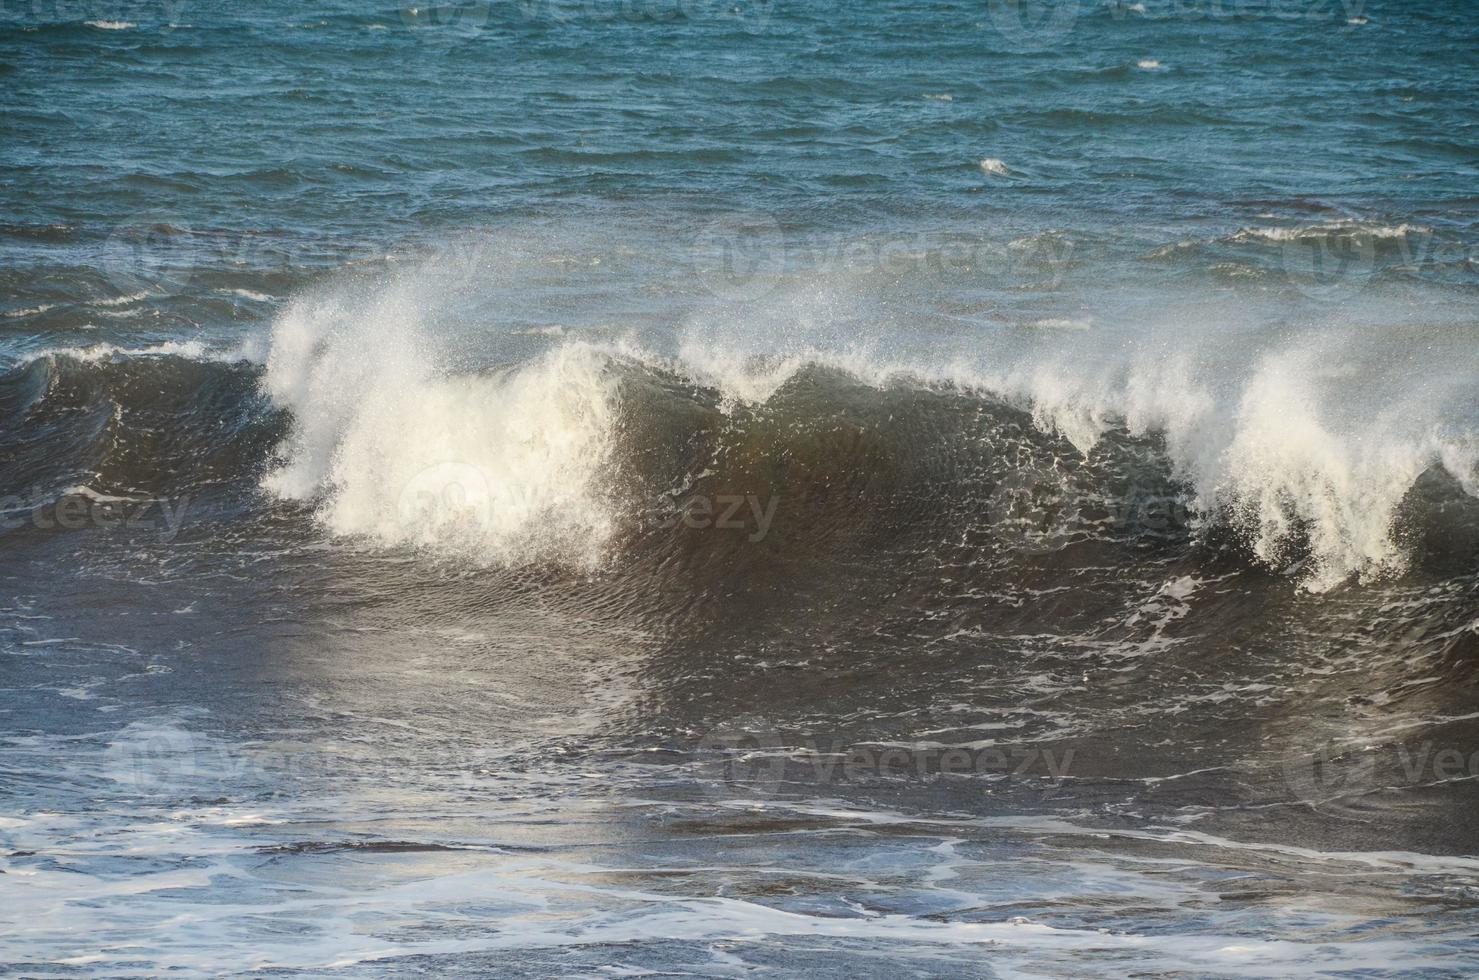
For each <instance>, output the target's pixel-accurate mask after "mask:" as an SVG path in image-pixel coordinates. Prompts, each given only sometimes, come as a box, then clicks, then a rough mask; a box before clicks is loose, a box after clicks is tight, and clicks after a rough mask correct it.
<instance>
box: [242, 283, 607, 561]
mask: <svg viewBox="0 0 1479 980" xmlns="http://www.w3.org/2000/svg"><path fill="white" fill-rule="evenodd" d="M423 300H424V294H423V293H422V292H420V290H419V289H418V288H417V287H416V286H415V285H414V284H407V285H405V286H403V287H399V288H391V289H388V290H385V291H383V292H381V293H379V294H378V295H376V296H374V297H372V298H371V299H370V300H369V301H368V302H367V303H361V304H353V303H346V302H344V301H343V298H342V297H337V296H333V295H330V296H328V297H321V298H317V299H308V300H304V301H300V302H299V303H296V304H294V305H293V306H292V307H291V308H290V309H289V310H288V311H287V312H286V313H285V314H284V315H283V316H282V317H281V318H280V319H279V320H278V322H277V324H276V326H275V329H274V331H273V336H272V343H271V349H270V351H269V353H268V356H267V376H266V386H267V390H268V391H269V393H270V394H271V396H272V398H273V399H274V400H275V401H276V402H277V403H278V404H279V405H281V406H283V407H285V408H290V409H291V410H292V411H293V415H294V419H295V423H296V424H295V427H294V431H293V434H292V436H291V438H290V440H289V442H288V444H287V445H286V446H285V447H284V457H285V461H284V463H283V465H282V466H281V467H279V468H278V469H277V470H275V471H274V472H273V473H271V474H270V475H269V476H268V477H267V479H266V481H265V486H266V488H267V489H268V490H270V491H272V492H273V493H275V494H277V495H279V496H281V497H284V498H289V499H296V500H305V501H307V500H311V501H314V502H315V503H316V505H317V507H318V509H319V513H320V515H321V517H322V519H323V520H324V522H325V523H326V524H327V526H328V527H329V528H330V529H332V530H333V531H335V532H337V533H340V534H345V535H355V536H363V537H366V538H369V539H371V540H374V541H377V542H379V543H382V544H386V545H402V544H404V545H417V546H427V547H434V548H438V549H441V550H447V551H454V552H459V553H463V554H466V555H468V556H470V557H473V558H476V559H478V560H482V561H488V562H495V563H504V564H523V563H529V562H535V561H556V562H561V563H565V564H569V565H574V566H578V567H590V566H594V565H596V564H599V562H600V561H601V559H602V557H603V553H604V549H605V546H606V543H607V541H608V539H609V537H610V535H611V534H612V532H613V527H614V525H613V519H612V515H611V512H610V502H609V495H608V494H606V493H603V492H602V489H601V487H600V484H601V481H602V479H603V476H604V475H605V469H606V467H605V464H606V461H607V458H608V456H609V453H610V446H611V428H612V424H613V414H614V409H615V405H614V397H615V396H614V383H613V381H612V379H611V377H610V374H609V372H608V371H607V367H608V361H607V358H608V356H609V354H608V353H606V352H603V351H602V350H598V349H597V348H594V347H591V346H588V345H584V344H567V345H565V346H562V347H559V348H557V349H555V350H553V351H550V352H548V353H547V354H546V355H545V356H543V357H541V358H540V359H539V360H537V361H534V362H530V363H525V364H522V365H519V366H517V367H511V368H508V369H505V370H501V371H496V372H475V373H457V372H453V371H451V370H450V369H449V368H448V366H447V352H446V349H445V348H444V347H443V346H442V345H441V344H440V342H439V338H438V336H437V335H436V334H435V332H433V331H431V330H428V329H427V328H426V325H425V324H424V323H423V321H422V318H421V304H422V302H423Z"/></svg>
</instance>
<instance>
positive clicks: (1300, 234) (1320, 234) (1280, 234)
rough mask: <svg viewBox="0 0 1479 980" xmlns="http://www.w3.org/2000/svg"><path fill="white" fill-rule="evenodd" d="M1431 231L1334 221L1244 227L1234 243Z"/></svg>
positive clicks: (1380, 236) (1384, 236)
mask: <svg viewBox="0 0 1479 980" xmlns="http://www.w3.org/2000/svg"><path fill="white" fill-rule="evenodd" d="M1431 231H1432V229H1431V228H1428V227H1427V226H1425V225H1414V224H1408V223H1406V222H1403V223H1402V224H1399V225H1388V224H1382V223H1380V222H1365V221H1332V222H1326V223H1323V224H1318V225H1305V226H1302V227H1297V228H1278V227H1266V228H1243V229H1240V230H1239V231H1238V232H1237V233H1236V234H1234V235H1233V236H1232V237H1231V239H1230V240H1231V241H1234V242H1247V241H1265V242H1293V241H1302V240H1307V239H1323V238H1328V237H1329V236H1331V235H1352V236H1365V237H1368V238H1376V239H1391V238H1405V237H1407V236H1408V235H1426V234H1429V233H1430V232H1431Z"/></svg>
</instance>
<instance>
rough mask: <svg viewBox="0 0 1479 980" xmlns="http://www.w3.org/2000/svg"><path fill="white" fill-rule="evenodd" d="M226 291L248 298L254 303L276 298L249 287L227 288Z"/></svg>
mask: <svg viewBox="0 0 1479 980" xmlns="http://www.w3.org/2000/svg"><path fill="white" fill-rule="evenodd" d="M226 292H227V293H228V294H229V295H231V296H239V297H241V298H242V299H249V300H251V301H252V302H254V303H271V302H273V301H274V300H275V299H276V298H277V297H275V296H268V295H267V294H266V293H258V292H254V291H253V290H250V289H228V290H226Z"/></svg>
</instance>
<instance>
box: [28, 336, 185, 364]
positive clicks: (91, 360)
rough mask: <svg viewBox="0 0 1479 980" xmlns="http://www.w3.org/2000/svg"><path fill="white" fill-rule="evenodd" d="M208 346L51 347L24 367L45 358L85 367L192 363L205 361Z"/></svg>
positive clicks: (168, 343)
mask: <svg viewBox="0 0 1479 980" xmlns="http://www.w3.org/2000/svg"><path fill="white" fill-rule="evenodd" d="M206 355H207V350H206V346H205V344H203V343H201V342H200V341H198V340H166V341H164V342H162V343H158V344H153V345H150V346H148V347H118V346H116V345H114V344H94V345H92V346H91V347H49V348H47V349H45V350H39V351H36V352H34V353H31V354H27V355H26V356H25V357H24V358H22V359H21V361H20V363H21V364H30V363H32V362H34V361H39V360H42V359H44V358H53V359H54V358H63V357H64V358H67V359H68V360H73V361H80V362H82V363H84V364H100V363H102V362H104V361H112V360H118V359H121V358H138V357H184V358H189V359H191V360H204V359H206Z"/></svg>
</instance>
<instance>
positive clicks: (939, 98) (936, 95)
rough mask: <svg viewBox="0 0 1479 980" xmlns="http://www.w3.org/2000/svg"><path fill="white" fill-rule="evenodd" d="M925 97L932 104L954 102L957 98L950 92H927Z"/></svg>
mask: <svg viewBox="0 0 1479 980" xmlns="http://www.w3.org/2000/svg"><path fill="white" fill-rule="evenodd" d="M924 97H925V98H926V99H929V100H930V101H932V102H953V101H955V96H953V95H951V94H950V93H949V92H926V93H925V95H924Z"/></svg>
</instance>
